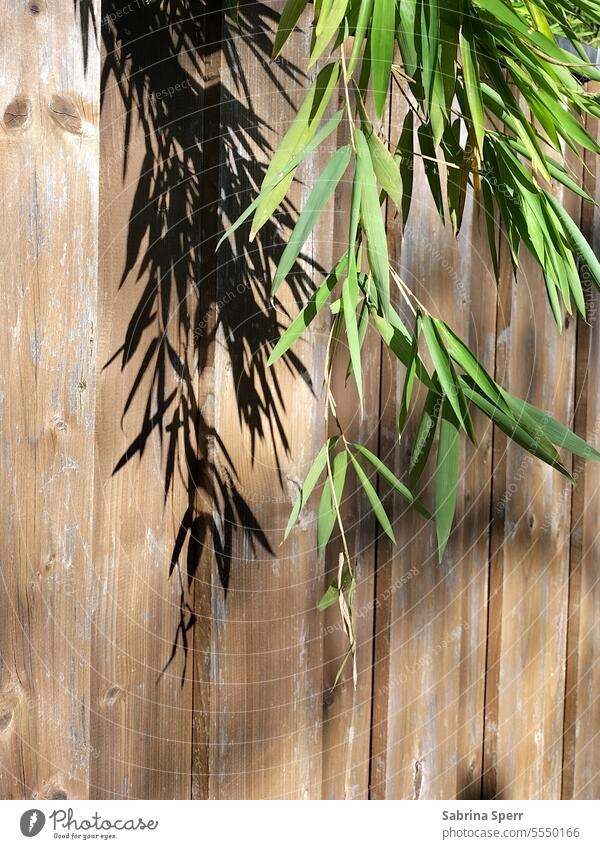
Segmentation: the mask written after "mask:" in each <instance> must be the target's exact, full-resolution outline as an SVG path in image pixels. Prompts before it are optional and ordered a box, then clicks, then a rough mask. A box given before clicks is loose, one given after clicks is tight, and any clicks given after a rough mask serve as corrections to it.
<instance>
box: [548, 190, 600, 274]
mask: <svg viewBox="0 0 600 849" xmlns="http://www.w3.org/2000/svg"><path fill="white" fill-rule="evenodd" d="M544 196H545V198H546V201H547V202H548V204H549V205H550V207H551V208H552V210H553V211H554V213H555V215H556V217H557V218H558V220H559V221H560V223H561V224H562V226H563V228H564V232H565V235H566V237H567V238H568V240H569V242H570V243H571V246H572V248H573V250H574V251H575V253H576V254H578V256H579V257H580V259H581V260H582V261H583V262H584V263H585V265H586V266H587V269H588V271H589V272H590V274H591V275H592V278H593V280H594V283H595V284H596V286H597V287H598V288H599V289H600V262H598V259H597V257H596V254H595V253H594V251H593V250H592V248H591V247H590V245H589V243H588V241H587V239H586V238H585V236H584V235H583V233H582V232H581V230H580V229H579V227H578V226H577V224H575V222H574V221H573V219H572V218H571V216H570V215H569V213H568V212H567V211H566V209H565V208H564V207H563V206H562V204H561V203H559V202H558V201H557V200H556V198H554V197H553V196H552V195H551V194H550V193H549V192H544Z"/></svg>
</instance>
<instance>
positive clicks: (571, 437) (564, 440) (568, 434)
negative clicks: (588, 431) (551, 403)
mask: <svg viewBox="0 0 600 849" xmlns="http://www.w3.org/2000/svg"><path fill="white" fill-rule="evenodd" d="M504 395H505V397H506V398H507V399H508V400H509V403H510V406H511V407H512V408H513V410H514V413H515V417H516V418H517V420H519V419H520V418H521V417H522V416H523V415H524V414H525V415H526V416H528V417H529V418H530V419H531V420H532V422H533V423H534V425H535V427H536V429H539V430H540V432H541V433H543V434H544V436H546V437H547V439H549V440H550V442H552V443H553V444H554V445H556V446H557V447H558V448H566V449H567V451H570V452H571V454H576V455H577V456H578V457H583V459H584V460H596V461H598V460H600V452H598V451H597V450H596V449H595V448H594V447H593V446H592V445H590V444H589V443H587V442H586V441H585V439H582V438H581V437H580V436H577V434H576V433H573V431H572V430H569V428H568V427H566V425H563V424H561V422H559V421H557V420H556V419H555V418H553V417H552V416H551V415H550V414H549V413H545V412H544V411H543V410H540V409H538V408H537V407H535V406H534V405H533V404H529V403H528V402H527V401H523V400H522V399H521V398H516V397H515V396H514V395H510V394H509V393H508V392H506V391H504Z"/></svg>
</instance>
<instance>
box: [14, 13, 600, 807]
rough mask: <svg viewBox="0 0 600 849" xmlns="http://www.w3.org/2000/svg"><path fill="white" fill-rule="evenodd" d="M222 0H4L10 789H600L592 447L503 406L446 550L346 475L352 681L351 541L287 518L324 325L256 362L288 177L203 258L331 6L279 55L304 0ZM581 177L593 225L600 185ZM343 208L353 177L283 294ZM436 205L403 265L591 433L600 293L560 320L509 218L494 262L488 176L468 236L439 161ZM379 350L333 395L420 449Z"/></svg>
mask: <svg viewBox="0 0 600 849" xmlns="http://www.w3.org/2000/svg"><path fill="white" fill-rule="evenodd" d="M220 6H221V4H218V3H209V4H208V6H206V5H205V4H203V3H201V2H200V0H188V2H183V0H154V2H148V3H144V2H142V0H129V2H127V0H107V1H106V2H105V3H104V5H103V7H102V9H100V6H99V3H98V0H79V2H77V0H75V2H74V3H70V2H66V0H62V2H61V1H60V0H39V2H33V0H0V11H1V15H0V29H1V32H2V43H3V44H4V45H5V46H6V45H11V47H10V49H8V48H7V47H5V49H4V50H3V51H2V58H1V59H0V61H1V63H2V73H1V74H0V79H1V81H2V85H1V102H0V118H1V122H2V123H1V128H0V180H1V187H2V191H1V197H2V204H1V206H0V221H1V227H2V234H3V240H4V251H3V256H2V286H1V290H0V291H1V295H0V297H1V299H2V315H1V319H0V321H1V325H2V333H1V337H0V340H1V341H0V374H1V377H0V404H1V406H0V415H1V416H2V426H1V428H2V429H1V438H2V449H1V456H2V460H1V486H0V509H1V515H2V517H3V522H4V533H3V535H2V554H1V563H0V569H1V583H0V593H1V605H2V607H1V617H0V795H1V796H2V797H4V798H23V797H36V798H51V799H62V798H87V797H91V798H123V797H129V798H144V799H150V798H190V797H191V798H195V799H203V798H237V797H245V798H280V797H285V798H289V797H292V798H367V797H370V798H375V799H379V798H389V799H391V798H408V799H424V798H448V799H454V798H460V799H481V798H500V799H511V798H513V799H514V798H532V799H534V798H560V797H561V796H563V797H565V798H571V797H576V798H590V797H591V798H593V797H598V793H599V792H600V774H599V770H598V764H599V763H600V735H599V731H600V702H599V700H598V693H599V692H600V667H599V665H598V656H599V655H600V627H599V619H600V584H599V583H598V580H597V577H596V573H597V571H598V565H599V559H600V552H599V550H598V543H597V539H598V536H597V531H598V527H599V525H598V522H599V518H598V517H599V516H600V472H599V470H598V467H593V466H591V465H588V466H586V467H585V469H584V467H583V465H582V466H579V465H578V464H577V465H576V466H575V469H574V474H575V476H576V478H577V486H576V488H575V489H572V488H571V487H570V486H569V485H568V484H567V483H566V482H565V481H564V479H562V478H561V477H559V475H558V474H555V473H553V472H552V471H550V470H549V469H547V468H545V467H542V465H541V464H539V463H538V462H536V461H531V462H530V459H529V457H528V456H526V455H525V454H524V453H523V452H522V451H521V450H520V449H519V448H518V447H516V446H515V445H514V444H508V443H507V441H506V440H505V438H504V437H503V435H502V434H499V433H497V432H494V431H493V429H492V428H491V427H489V426H487V427H486V423H485V422H484V421H481V420H479V421H477V425H478V429H479V433H480V434H481V439H480V442H479V447H478V448H477V449H476V450H472V449H467V450H466V451H465V454H464V458H463V461H462V462H463V466H462V468H463V474H462V478H461V483H460V493H459V505H458V515H459V524H458V527H457V529H456V531H455V532H454V534H453V536H452V539H451V543H450V545H449V548H448V551H447V554H446V556H445V558H444V561H443V563H442V564H441V565H438V564H437V561H436V553H435V543H434V536H433V532H432V528H431V526H430V525H428V524H427V523H426V522H425V521H424V520H421V519H420V517H419V516H417V515H416V514H415V513H414V512H405V511H404V509H403V506H402V504H401V503H396V504H394V505H390V509H391V510H393V512H394V517H395V528H396V535H397V538H398V540H399V544H398V546H397V547H396V548H392V547H391V545H390V543H389V542H388V541H387V539H382V537H381V536H380V535H379V536H378V533H377V531H376V528H375V526H374V523H373V522H372V520H371V518H370V517H369V515H368V509H367V505H366V504H365V502H364V498H363V496H362V495H360V494H359V493H358V492H356V493H354V494H353V495H352V496H350V497H348V498H347V499H346V500H345V503H344V505H343V510H344V513H345V515H346V518H347V521H348V523H349V524H350V525H351V527H352V531H351V535H350V536H351V546H352V549H353V551H354V552H356V556H357V576H358V588H357V597H356V610H357V630H358V654H357V664H358V682H357V686H356V687H354V686H353V684H352V680H351V675H350V670H349V669H348V670H346V672H345V673H344V677H343V681H342V683H341V684H340V686H339V687H337V688H336V689H335V690H333V691H332V684H333V681H334V678H335V675H336V672H337V670H338V667H339V663H340V661H341V658H342V656H343V654H344V652H345V650H346V645H345V641H344V636H343V634H342V632H341V631H340V628H339V625H338V620H337V616H336V613H335V612H332V611H329V612H328V613H327V614H325V615H323V614H320V613H318V612H317V611H316V609H315V604H316V601H317V600H318V598H319V596H320V594H321V593H322V592H323V589H324V587H325V586H326V584H327V582H328V580H330V579H331V575H332V574H333V573H334V571H335V560H336V551H335V544H334V545H333V546H332V551H331V553H330V554H329V555H328V556H327V558H325V559H323V558H318V557H317V555H316V552H315V539H314V538H315V528H314V519H315V513H314V509H313V510H312V512H311V510H309V511H308V512H307V515H306V517H305V518H304V519H303V521H302V523H301V526H300V528H299V529H298V530H296V531H295V532H294V533H293V534H292V535H291V536H290V538H289V539H288V541H287V542H286V543H285V544H284V545H283V546H280V542H281V538H282V529H283V528H284V526H285V523H286V521H287V516H288V513H289V509H290V502H291V499H292V498H293V496H294V494H295V492H296V491H297V486H298V482H299V481H301V479H302V478H303V476H304V474H305V473H306V470H307V468H308V466H309V464H310V462H311V459H312V457H313V455H314V454H315V452H316V450H318V448H319V447H320V445H321V444H322V441H323V439H324V436H325V434H326V422H325V421H324V420H323V399H322V397H321V393H320V387H321V381H322V369H323V363H324V355H325V345H326V331H327V324H328V320H327V318H326V317H324V318H323V319H322V320H320V323H319V324H318V326H317V327H316V328H315V330H314V331H313V332H312V333H311V334H310V336H309V337H307V338H306V339H305V341H304V342H303V343H302V344H301V346H300V348H299V349H298V353H297V357H295V358H290V359H289V360H287V361H286V362H285V363H283V364H281V365H280V366H279V367H277V368H275V369H267V367H266V360H267V358H268V354H269V350H270V345H269V344H265V340H276V338H277V336H278V334H279V332H280V329H281V326H282V325H283V324H285V318H284V317H282V315H281V313H277V312H274V311H273V309H272V308H271V306H270V304H269V297H268V292H269V288H270V275H271V274H272V271H273V259H274V258H275V257H276V256H277V255H278V252H279V251H280V250H281V245H282V243H283V240H284V238H285V232H286V227H287V226H288V225H289V223H290V221H291V212H292V211H291V207H290V208H288V209H287V210H284V211H283V212H282V213H281V214H280V215H279V217H278V220H277V221H276V222H274V223H273V224H272V225H269V226H268V227H267V228H265V230H264V231H263V233H262V236H261V239H260V240H257V241H256V242H253V243H252V244H250V243H249V242H248V233H247V231H243V230H242V231H239V232H238V233H237V234H236V235H235V237H233V238H232V239H230V240H229V242H227V243H226V244H225V246H224V247H223V248H222V249H221V250H220V251H219V253H215V247H216V239H217V236H218V234H219V233H220V232H221V231H222V229H223V227H224V225H225V224H226V223H227V222H228V221H231V220H232V219H234V218H236V217H237V214H238V213H239V212H240V211H241V209H242V208H243V207H244V206H245V205H246V204H247V203H248V202H249V201H250V199H251V197H252V186H255V185H256V181H259V180H260V179H261V175H262V173H263V172H264V163H265V162H266V161H267V160H268V157H269V153H270V150H271V148H272V147H273V146H274V145H276V144H277V140H278V139H279V138H280V136H281V134H282V132H283V131H284V130H285V128H286V126H287V125H288V123H289V121H290V119H291V117H292V116H293V114H294V108H295V105H296V104H297V103H298V102H299V99H300V98H301V96H302V91H303V89H304V87H305V85H306V80H305V76H304V73H303V71H302V68H303V67H304V57H305V55H306V52H307V46H308V35H307V34H306V32H304V33H299V34H298V35H297V36H296V37H295V38H294V39H293V41H292V43H291V45H290V49H289V50H288V51H287V53H286V59H285V61H279V62H277V63H273V62H271V61H270V59H269V56H270V43H271V39H272V34H273V30H274V27H275V25H276V22H277V17H278V11H279V10H280V8H281V2H264V3H261V2H253V3H250V4H247V3H242V4H241V7H240V10H239V13H238V16H237V17H236V18H231V19H229V20H225V19H224V17H223V15H222V13H221V12H220ZM101 53H102V58H101V56H100V54H101ZM402 108H403V107H402V104H401V103H400V102H398V101H396V100H394V101H393V102H392V109H391V122H390V126H389V128H388V131H389V133H390V137H391V138H392V139H394V138H396V137H397V134H398V128H399V125H400V122H401V120H402V117H403V115H402ZM341 132H343V131H341ZM327 155H328V153H327V151H325V150H323V151H318V152H317V153H316V154H315V155H314V157H313V159H312V160H311V161H310V162H309V163H308V165H307V166H306V167H305V168H304V170H303V172H302V175H301V176H302V180H301V181H300V182H299V183H298V184H297V186H296V188H295V189H294V192H293V198H292V203H294V204H300V203H302V201H303V199H304V198H305V197H306V194H307V191H308V188H309V186H310V183H311V180H312V179H313V177H314V175H315V173H317V172H318V170H319V168H320V167H322V165H323V163H324V161H325V160H326V158H327ZM595 172H596V160H595V158H593V157H589V158H588V160H587V161H586V167H585V169H582V171H581V174H582V179H583V180H584V182H585V184H586V185H587V188H588V190H589V191H590V192H591V193H592V194H594V193H597V194H598V195H599V196H600V189H598V190H597V189H596V183H595ZM567 202H568V205H569V208H570V209H571V211H572V213H573V214H574V215H575V216H576V217H579V216H580V215H583V227H584V230H585V232H586V234H587V236H588V237H589V238H590V239H591V240H592V242H593V243H594V244H595V245H596V247H597V249H599V250H600V219H598V217H597V213H595V211H594V209H593V208H592V207H586V208H585V210H583V211H582V210H580V207H579V204H578V203H576V202H575V201H574V200H573V199H567ZM347 206H348V192H347V188H345V189H342V190H341V191H340V193H339V194H338V197H337V198H336V201H335V205H334V206H333V207H332V209H331V210H330V211H329V213H328V214H327V215H326V217H325V219H324V224H323V226H321V227H320V228H319V230H318V231H317V232H316V233H314V234H313V237H312V241H311V243H310V251H309V255H308V256H306V257H305V260H304V262H303V265H302V267H298V268H296V270H295V274H294V276H293V283H292V285H291V286H290V287H289V289H288V291H287V293H286V295H285V296H284V301H285V306H286V307H287V308H288V309H289V310H290V313H292V312H293V311H294V310H295V309H296V308H297V303H298V302H299V301H300V300H301V299H302V298H303V297H305V296H306V293H307V292H308V291H309V289H310V285H311V274H314V273H316V274H318V268H319V266H327V265H328V264H329V263H331V261H332V260H333V259H335V258H336V256H337V255H338V253H339V251H340V246H341V244H342V243H343V241H344V239H345V235H346V219H345V210H346V209H347ZM413 207H414V209H413V214H412V218H411V223H410V226H409V229H408V232H407V233H406V235H405V236H404V238H401V236H400V232H399V226H398V222H397V221H396V220H394V219H392V218H391V219H390V220H389V222H388V224H389V227H388V231H389V244H390V251H391V257H392V260H393V262H394V263H395V265H396V267H397V268H399V269H400V272H401V274H402V276H403V277H404V279H405V280H406V281H407V283H408V284H409V285H410V286H411V287H414V289H415V291H416V292H418V296H419V297H420V298H421V299H423V300H426V301H427V303H429V304H432V305H435V310H436V311H437V312H439V313H442V314H443V315H444V317H445V318H447V320H448V321H449V322H450V323H451V324H452V326H453V327H454V328H455V329H456V330H457V331H459V332H460V333H461V334H462V335H463V336H464V337H465V338H467V339H468V340H469V344H470V345H471V346H472V347H473V349H474V350H475V351H476V352H477V353H478V355H479V356H480V357H481V359H482V360H483V361H484V363H485V364H486V366H487V367H488V369H489V370H490V371H492V373H495V374H496V376H497V378H498V380H500V381H501V382H503V383H504V384H505V385H506V386H507V387H508V388H509V389H510V390H511V391H514V392H515V393H518V394H519V395H522V396H526V397H527V398H529V399H530V400H532V401H533V402H534V403H536V404H538V405H540V406H542V407H544V408H545V409H548V410H550V411H551V412H552V413H553V414H554V415H556V416H558V417H559V418H560V419H561V420H563V421H567V422H572V421H574V423H575V427H576V429H577V431H578V432H579V433H581V434H583V435H587V437H588V438H589V439H591V440H592V441H593V442H595V444H596V445H598V444H599V443H600V438H599V434H598V430H599V422H600V418H599V417H600V393H599V392H598V390H597V387H598V384H599V380H600V334H599V333H598V328H597V327H595V325H596V324H597V321H596V318H597V314H598V305H599V300H598V297H597V293H595V292H593V291H592V290H591V289H590V287H589V285H587V284H586V298H587V300H588V306H589V326H588V325H586V324H585V323H583V322H576V321H574V320H572V319H567V320H565V326H564V329H563V332H562V334H559V333H558V332H557V331H556V328H555V326H554V324H553V320H552V318H551V315H550V312H549V310H548V309H547V307H546V305H545V294H544V286H543V281H542V279H541V277H540V274H539V272H538V271H537V270H536V269H535V268H534V267H533V265H532V264H531V263H530V262H529V261H528V260H527V259H526V258H525V259H524V261H523V265H522V269H521V271H520V273H519V275H518V278H517V279H516V280H514V279H513V276H512V273H511V272H510V270H509V263H508V261H507V256H506V252H505V250H504V247H501V251H502V259H503V262H502V279H501V283H500V287H499V290H497V289H496V284H495V282H494V279H493V275H492V274H491V272H490V260H489V254H488V249H487V247H486V241H485V235H484V234H483V226H484V225H483V216H482V213H481V210H480V208H479V207H478V204H477V202H476V201H474V200H473V199H472V198H471V199H470V200H469V201H468V204H467V209H466V212H465V224H464V228H463V232H462V235H461V236H460V238H459V239H458V240H455V239H454V238H453V237H452V236H451V234H450V232H449V231H444V230H443V229H442V228H441V227H440V225H439V223H438V220H437V214H436V213H435V211H434V210H433V209H432V207H431V204H430V202H429V200H428V191H427V189H426V187H425V185H424V179H423V175H422V174H421V173H420V172H419V171H417V172H416V173H415V194H414V201H413ZM310 266H313V270H312V271H311V268H310ZM365 373H366V374H367V375H368V380H367V388H366V395H367V397H366V404H365V407H366V414H365V416H364V418H363V419H362V421H361V420H360V419H359V417H358V415H357V408H356V403H355V399H354V398H353V397H351V393H350V391H349V390H348V392H347V393H346V394H345V395H344V396H343V397H344V400H343V403H342V409H341V411H340V414H341V415H342V416H343V418H344V419H345V420H346V421H347V422H348V425H349V427H351V428H352V429H353V431H354V432H355V433H356V435H357V437H360V439H362V440H363V441H364V442H365V443H366V444H368V445H370V446H371V447H373V448H374V449H375V450H378V451H379V452H380V453H381V456H383V457H386V458H387V459H388V461H389V463H390V464H391V463H393V464H394V465H395V467H396V468H402V467H403V466H404V464H405V463H406V450H405V445H404V442H401V443H398V441H397V438H396V433H395V417H396V411H397V408H398V400H399V394H400V392H401V387H402V377H403V375H402V374H401V373H400V372H399V370H398V368H397V367H396V366H395V364H394V363H392V362H391V361H390V360H389V358H388V357H387V356H386V355H385V353H383V352H382V350H381V348H380V345H379V344H378V342H377V340H376V339H375V338H374V337H373V338H368V339H367V342H366V347H365ZM342 380H343V375H340V376H338V383H339V387H340V392H341V391H342V390H341V387H342ZM410 428H414V422H412V423H410V424H409V429H410ZM406 444H407V445H408V444H410V436H409V438H408V440H407V443H406ZM425 497H427V495H426V496H425Z"/></svg>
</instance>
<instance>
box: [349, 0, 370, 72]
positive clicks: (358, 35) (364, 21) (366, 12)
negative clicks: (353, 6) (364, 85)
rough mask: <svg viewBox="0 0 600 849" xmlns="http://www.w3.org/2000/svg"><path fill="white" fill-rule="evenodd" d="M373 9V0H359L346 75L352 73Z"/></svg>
mask: <svg viewBox="0 0 600 849" xmlns="http://www.w3.org/2000/svg"><path fill="white" fill-rule="evenodd" d="M372 11H373V0H361V4H360V10H359V13H358V19H357V22H356V30H355V32H354V44H353V45H352V53H351V54H350V61H349V62H348V76H349V77H351V76H352V74H353V73H354V69H355V67H356V63H357V62H358V57H359V56H360V51H361V49H362V48H363V46H364V42H365V35H366V33H367V27H368V25H369V21H370V20H371V12H372Z"/></svg>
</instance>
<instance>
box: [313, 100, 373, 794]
mask: <svg viewBox="0 0 600 849" xmlns="http://www.w3.org/2000/svg"><path fill="white" fill-rule="evenodd" d="M340 99H341V98H340ZM339 105H340V108H343V105H344V104H343V103H342V102H340V104H339ZM342 126H343V129H342V130H341V131H340V138H339V140H338V143H339V144H340V145H342V144H347V143H348V142H349V139H348V137H347V136H348V129H347V124H346V123H345V122H344V124H343V125H342ZM351 192H352V186H351V181H350V179H349V180H348V181H347V183H346V184H345V185H342V186H341V187H340V189H339V190H338V192H337V194H336V199H335V220H334V228H333V239H332V245H333V250H334V254H335V257H336V259H337V258H338V257H339V256H341V255H342V254H343V253H344V252H345V250H346V249H347V246H348V225H349V222H348V218H349V216H348V210H349V209H350V199H351ZM348 357H349V352H348V351H347V347H346V346H345V344H343V343H342V344H340V345H339V347H338V352H337V354H336V363H335V365H334V372H333V380H332V391H333V394H334V397H335V399H336V405H337V407H336V409H337V418H338V421H339V422H340V424H341V426H342V427H343V428H344V432H345V436H346V439H348V441H349V442H358V443H360V444H361V445H365V446H367V447H368V448H369V449H370V450H371V451H373V452H374V453H375V454H377V451H378V425H379V388H380V387H379V373H380V366H381V344H380V340H379V337H378V335H377V333H375V332H371V331H369V332H368V334H367V337H366V338H365V341H364V344H363V348H362V366H363V381H364V386H363V413H362V415H361V410H360V402H359V399H358V394H357V392H356V388H355V385H354V383H353V379H352V378H349V379H346V374H347V367H348ZM330 432H331V433H332V434H335V433H338V428H337V426H336V424H335V423H334V422H331V423H330ZM366 471H367V473H369V470H368V468H367V469H366ZM370 479H371V481H372V483H373V485H374V486H377V480H376V476H375V475H370ZM340 507H341V514H342V519H343V522H344V526H345V530H346V539H347V542H348V548H349V551H350V556H351V557H352V559H353V569H354V577H355V581H356V589H355V592H354V603H353V617H354V626H355V636H356V670H357V681H356V686H355V685H354V682H353V665H352V661H351V660H348V661H347V663H346V665H345V667H344V671H343V673H342V675H341V678H340V681H339V683H338V685H337V686H336V687H335V688H334V686H333V685H334V683H335V680H336V677H337V675H338V672H339V669H340V666H341V664H342V663H343V662H344V658H345V656H346V653H347V652H348V649H349V642H348V638H347V636H346V634H345V633H344V630H343V625H342V621H341V615H340V610H339V607H338V605H335V606H334V607H332V608H330V609H329V610H328V611H327V612H326V613H325V614H323V615H322V617H321V623H320V626H321V633H322V635H323V688H324V691H323V742H322V745H323V787H322V797H323V798H324V799H366V798H368V793H369V752H370V736H371V685H372V670H371V665H372V654H373V644H372V643H373V610H374V603H373V591H374V581H375V554H376V546H375V521H374V519H373V515H372V509H371V507H370V505H369V501H368V499H367V497H366V496H365V494H364V492H363V490H362V488H361V487H360V485H359V484H358V483H357V481H356V478H355V476H354V474H353V472H352V470H351V469H350V470H349V472H348V479H347V484H346V487H345V492H344V498H343V500H342V503H341V505H340ZM340 551H341V539H340V537H339V535H338V533H337V530H336V531H335V532H334V534H333V535H332V539H331V542H330V544H329V546H328V549H327V556H326V566H327V580H326V583H327V584H328V585H329V584H330V583H332V582H333V581H335V580H337V574H338V558H339V554H340Z"/></svg>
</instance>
